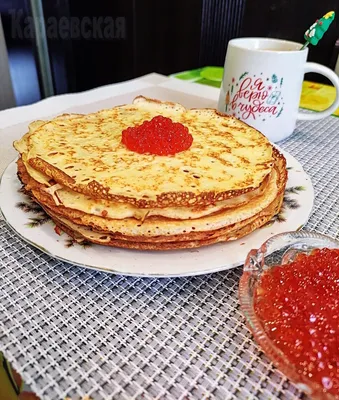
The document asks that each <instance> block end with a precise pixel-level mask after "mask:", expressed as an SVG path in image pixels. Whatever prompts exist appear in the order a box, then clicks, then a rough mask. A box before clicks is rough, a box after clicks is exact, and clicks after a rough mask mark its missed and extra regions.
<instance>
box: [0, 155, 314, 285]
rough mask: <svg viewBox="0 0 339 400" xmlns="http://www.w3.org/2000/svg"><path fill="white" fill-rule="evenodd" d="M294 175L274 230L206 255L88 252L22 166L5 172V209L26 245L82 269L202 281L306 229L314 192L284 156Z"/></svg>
mask: <svg viewBox="0 0 339 400" xmlns="http://www.w3.org/2000/svg"><path fill="white" fill-rule="evenodd" d="M283 154H284V156H285V157H286V160H287V167H288V169H289V171H288V172H289V178H288V183H287V190H286V194H285V199H284V205H283V209H282V211H281V213H280V214H279V215H278V216H277V217H275V218H274V221H272V222H271V223H270V224H268V225H266V226H265V227H263V228H260V229H258V230H257V231H255V232H253V233H251V234H250V235H247V236H246V237H244V238H242V239H239V240H236V241H233V242H228V243H218V244H215V245H211V246H207V247H203V248H200V249H190V250H175V251H162V252H158V251H138V250H124V249H117V248H109V247H105V246H100V245H94V244H91V245H89V246H82V245H79V244H77V243H74V241H73V240H72V239H71V238H70V237H69V236H68V235H66V234H65V233H63V234H62V235H61V236H59V235H57V234H56V232H55V231H54V224H53V222H52V221H51V220H50V219H49V218H48V217H46V215H45V214H44V213H43V212H41V209H39V207H37V206H36V205H35V203H32V202H31V201H30V199H29V198H28V197H27V196H26V195H24V194H23V193H22V192H21V191H20V189H21V184H20V182H19V180H18V178H17V175H16V163H15V162H12V163H11V164H10V165H9V166H8V167H7V169H6V170H5V172H4V174H3V176H2V180H1V186H0V209H1V211H2V213H3V216H4V218H5V220H6V221H7V223H8V224H9V225H10V226H11V227H12V228H13V229H14V231H15V232H16V233H17V234H18V235H19V236H20V237H21V238H22V239H24V240H25V241H27V242H28V243H30V244H31V245H33V246H34V247H36V248H38V249H40V250H41V251H43V252H45V253H47V254H49V255H51V256H52V257H55V258H57V259H59V260H62V261H66V262H68V263H72V264H75V265H79V266H84V267H88V268H92V269H96V270H101V271H107V272H112V273H117V274H123V275H134V276H148V277H170V276H187V275H200V274H206V273H212V272H217V271H222V270H226V269H229V268H233V267H236V266H239V265H242V264H243V263H244V261H245V258H246V255H247V253H248V252H249V251H250V250H251V249H253V248H258V247H260V245H261V244H262V243H263V242H264V241H266V240H267V239H268V238H269V237H271V236H272V235H275V234H278V233H281V232H286V231H294V230H298V229H300V228H301V227H302V226H303V225H304V224H305V223H306V222H307V220H308V218H309V215H310V213H311V211H312V207H313V200H314V192H313V186H312V182H311V179H310V177H309V176H308V175H307V174H306V173H305V172H304V170H303V168H302V166H301V165H300V163H299V162H298V161H297V160H296V159H295V158H293V157H292V156H291V155H290V154H288V153H286V152H284V151H283Z"/></svg>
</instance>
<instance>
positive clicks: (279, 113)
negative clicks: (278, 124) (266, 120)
mask: <svg viewBox="0 0 339 400" xmlns="http://www.w3.org/2000/svg"><path fill="white" fill-rule="evenodd" d="M283 110H284V107H281V109H280V111H279V112H278V115H277V116H276V118H279V117H280V115H281V113H282V112H283Z"/></svg>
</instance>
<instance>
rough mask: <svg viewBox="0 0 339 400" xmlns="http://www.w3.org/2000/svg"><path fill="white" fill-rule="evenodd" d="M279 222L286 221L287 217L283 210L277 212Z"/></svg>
mask: <svg viewBox="0 0 339 400" xmlns="http://www.w3.org/2000/svg"><path fill="white" fill-rule="evenodd" d="M277 222H286V217H285V215H284V214H283V213H282V212H280V213H279V214H277Z"/></svg>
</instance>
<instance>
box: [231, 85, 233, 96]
mask: <svg viewBox="0 0 339 400" xmlns="http://www.w3.org/2000/svg"><path fill="white" fill-rule="evenodd" d="M232 93H233V85H232V86H231V94H232Z"/></svg>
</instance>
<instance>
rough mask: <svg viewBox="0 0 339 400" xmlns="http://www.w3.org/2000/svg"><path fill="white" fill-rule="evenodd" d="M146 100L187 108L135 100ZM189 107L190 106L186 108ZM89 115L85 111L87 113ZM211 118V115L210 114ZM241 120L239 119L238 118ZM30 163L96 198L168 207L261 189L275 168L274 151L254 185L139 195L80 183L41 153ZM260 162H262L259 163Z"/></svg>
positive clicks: (201, 203) (204, 202) (210, 201)
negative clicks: (240, 187)
mask: <svg viewBox="0 0 339 400" xmlns="http://www.w3.org/2000/svg"><path fill="white" fill-rule="evenodd" d="M143 101H147V102H150V103H157V104H163V105H164V106H165V107H168V108H170V107H173V109H179V110H186V109H185V108H184V107H183V106H181V105H179V104H176V103H171V102H162V101H160V100H155V99H150V98H146V97H144V96H138V97H136V98H135V99H134V101H133V104H138V102H143ZM187 110H188V111H189V109H187ZM191 110H201V111H206V110H208V111H209V112H211V113H214V114H215V115H217V116H218V117H223V118H225V119H228V120H236V118H234V117H231V116H228V115H226V114H224V113H221V112H219V111H217V110H215V109H211V108H205V109H196V108H192V109H191ZM84 116H86V114H85V115H84ZM78 117H79V115H76V116H75V117H74V118H75V119H76V118H78ZM57 118H59V119H61V118H70V119H72V114H69V115H67V114H66V115H65V114H64V115H62V116H59V117H57ZM211 118H212V116H211ZM237 121H238V120H237ZM241 124H242V126H243V127H244V128H246V129H249V130H251V131H253V132H255V133H256V134H257V135H258V136H260V137H261V138H262V140H263V144H262V145H263V146H267V147H272V145H271V144H270V142H269V141H268V140H267V138H266V137H265V136H264V135H263V134H262V133H260V132H259V131H258V130H256V129H254V128H253V127H251V126H249V125H248V124H246V123H245V122H241ZM29 135H30V136H29V137H28V142H29V141H30V137H32V135H34V132H33V133H32V132H31V133H29ZM26 162H27V163H28V165H29V166H30V167H32V168H33V169H35V170H36V171H38V172H40V173H42V174H43V175H45V176H46V177H47V180H53V181H55V182H56V183H59V184H61V185H63V186H66V187H68V188H69V189H71V190H73V191H75V192H78V193H82V194H85V195H87V196H89V197H91V198H93V199H104V200H109V201H115V202H120V203H129V204H133V205H134V206H136V207H137V208H145V209H146V208H166V207H195V206H197V207H199V206H207V205H210V204H214V203H216V202H220V201H224V200H227V199H231V198H233V197H236V196H239V195H242V194H246V193H249V192H251V191H254V190H256V189H258V188H259V187H260V186H261V184H263V182H264V180H265V178H266V177H267V175H269V173H270V172H271V170H272V166H273V153H272V156H271V161H270V162H269V161H265V162H264V163H263V168H267V170H268V172H267V174H266V175H265V176H264V177H263V178H262V180H261V182H260V183H259V184H258V185H254V186H249V187H246V188H242V189H236V190H226V191H222V190H221V191H220V192H219V191H202V192H200V193H195V192H194V191H189V190H187V191H176V192H173V191H168V192H163V193H160V194H158V195H156V198H155V199H151V198H137V197H133V196H131V197H130V196H126V195H123V194H112V193H110V188H109V187H105V186H103V185H101V184H100V183H99V182H98V181H96V180H95V179H93V180H92V181H90V182H89V183H86V184H81V183H77V182H76V180H75V179H74V178H72V177H71V176H69V175H67V174H66V173H65V172H64V171H62V170H61V169H60V168H58V166H56V165H51V164H50V163H49V162H47V161H45V160H44V159H43V158H41V157H38V156H36V157H32V158H28V159H27V161H26ZM258 165H259V164H258Z"/></svg>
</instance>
